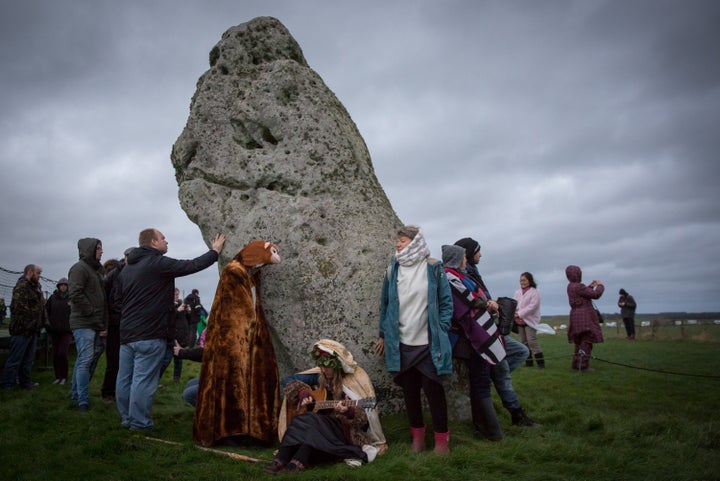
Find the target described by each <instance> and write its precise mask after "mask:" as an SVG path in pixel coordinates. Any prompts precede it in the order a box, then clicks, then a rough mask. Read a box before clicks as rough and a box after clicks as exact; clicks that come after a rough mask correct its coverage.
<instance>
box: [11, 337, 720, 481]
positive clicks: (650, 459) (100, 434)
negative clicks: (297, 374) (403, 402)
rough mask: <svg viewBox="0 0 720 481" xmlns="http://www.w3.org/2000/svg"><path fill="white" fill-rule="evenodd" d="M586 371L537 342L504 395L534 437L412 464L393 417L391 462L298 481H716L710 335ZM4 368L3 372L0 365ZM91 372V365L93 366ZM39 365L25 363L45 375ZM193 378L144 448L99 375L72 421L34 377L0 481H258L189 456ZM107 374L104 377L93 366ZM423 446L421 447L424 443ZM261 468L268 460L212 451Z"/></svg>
mask: <svg viewBox="0 0 720 481" xmlns="http://www.w3.org/2000/svg"><path fill="white" fill-rule="evenodd" d="M605 332H606V336H607V340H606V342H605V343H603V344H600V345H597V346H596V347H595V350H594V352H593V355H594V356H595V357H596V359H594V360H593V361H592V362H591V364H592V366H593V367H594V368H595V371H594V372H589V373H582V374H580V373H577V372H573V371H571V370H570V369H569V366H570V358H571V353H572V346H571V345H569V344H568V343H567V340H566V337H565V333H564V332H563V331H560V332H559V333H558V335H556V336H547V335H544V336H541V338H540V342H541V344H542V346H543V351H544V353H545V356H546V358H547V368H546V369H545V370H544V371H540V370H538V369H537V368H526V367H524V366H523V367H520V368H518V369H517V370H516V371H515V373H514V374H513V381H514V385H515V388H516V390H517V392H518V394H519V395H520V399H521V401H522V403H523V405H524V407H525V408H526V411H527V412H528V413H529V415H530V416H531V417H532V418H533V419H535V420H536V421H537V422H539V423H541V424H542V428H517V427H513V426H511V425H510V419H509V416H508V413H507V411H505V410H504V409H502V408H501V407H500V406H501V405H500V403H499V400H498V399H497V397H495V406H496V408H497V409H498V414H499V416H500V420H501V423H502V425H503V428H504V430H505V434H506V438H505V439H504V440H503V441H501V442H499V443H491V442H488V441H482V440H477V439H475V438H474V437H473V434H472V429H471V427H470V425H469V423H468V422H452V423H451V425H450V428H451V432H452V434H451V438H450V446H451V453H450V455H449V456H446V457H441V456H437V455H435V454H433V453H432V452H431V451H430V452H426V453H422V454H419V455H415V454H413V453H411V452H410V451H409V433H408V428H407V421H406V420H405V418H404V417H403V416H402V415H393V416H386V417H384V418H383V419H382V422H383V427H384V430H385V435H386V437H387V438H388V441H389V444H390V449H389V451H388V453H387V454H386V455H384V456H382V457H379V458H378V459H377V460H376V461H375V462H373V463H371V464H369V465H366V466H363V467H360V468H350V467H348V466H346V465H344V464H338V465H332V466H321V467H316V468H314V469H311V470H309V471H307V472H305V473H301V474H299V475H295V477H296V478H297V479H314V480H324V479H327V480H346V479H347V480H353V479H358V480H359V479H363V480H365V479H372V480H396V479H404V480H415V479H420V480H444V481H450V480H463V481H467V480H543V481H548V480H553V481H554V480H593V481H598V480H614V481H616V480H717V479H720V372H719V371H720V369H719V368H720V349H718V347H720V326H712V325H711V326H685V327H684V328H683V332H682V333H680V330H679V328H673V327H667V328H662V329H659V330H657V332H655V337H654V338H652V337H651V331H650V329H645V331H641V332H640V340H638V341H634V342H631V341H626V340H625V339H624V334H623V333H621V332H616V330H614V329H606V330H605ZM3 361H4V359H3ZM101 362H102V361H101ZM42 364H43V362H42V361H39V362H36V367H42ZM198 370H199V365H198V364H196V363H192V362H186V363H185V365H184V370H183V381H182V383H180V384H175V383H173V382H172V378H171V376H172V372H171V371H172V367H170V369H169V370H168V372H166V374H165V377H164V378H163V380H162V381H161V382H162V383H163V385H164V386H165V387H164V388H163V389H160V390H159V391H158V392H157V394H156V396H155V403H154V408H153V417H154V419H155V424H156V431H155V432H153V434H152V437H153V438H158V439H162V440H165V441H171V442H174V443H178V444H166V443H162V442H158V441H155V440H151V439H148V438H146V437H144V436H142V435H137V434H131V433H129V432H128V431H126V430H124V429H122V428H121V427H120V420H119V416H118V414H117V411H116V409H115V406H113V405H111V406H106V405H105V404H103V403H102V401H101V399H100V396H99V390H100V384H101V376H99V375H96V377H95V378H94V379H93V382H92V386H91V403H92V404H91V410H90V412H88V413H86V414H83V415H81V414H78V413H77V412H75V409H74V407H73V406H72V405H71V404H70V400H69V394H68V391H69V386H65V387H61V386H55V385H52V384H51V382H52V380H53V374H52V371H51V370H39V369H38V370H36V371H35V372H34V377H35V380H36V381H39V382H40V383H41V385H40V386H39V387H38V388H36V389H35V390H33V391H11V392H2V393H0V460H1V461H0V479H1V480H44V481H50V480H103V481H112V480H138V481H141V480H142V481H145V480H176V481H181V480H189V481H190V480H191V481H200V480H230V479H233V480H234V479H248V480H252V479H268V478H270V477H271V475H268V474H265V473H264V472H262V471H261V467H262V464H256V463H250V462H244V461H238V460H235V459H231V458H229V457H226V456H223V455H220V454H215V453H209V452H205V451H202V450H200V449H198V448H197V447H195V446H194V445H193V443H192V438H191V434H192V408H191V407H190V406H188V405H186V404H184V403H183V401H182V399H181V397H180V395H181V392H182V387H183V385H184V383H185V381H186V380H187V379H189V378H190V377H193V376H196V375H197V373H198ZM98 372H99V373H102V372H104V365H102V364H101V366H100V367H99V371H98ZM428 443H429V445H430V446H432V442H431V435H428ZM222 449H223V450H226V451H228V452H235V453H240V454H245V455H249V456H253V457H257V458H263V459H267V460H269V459H270V458H271V457H272V452H273V449H274V448H267V447H255V446H248V447H245V448H222Z"/></svg>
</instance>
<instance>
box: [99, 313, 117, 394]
mask: <svg viewBox="0 0 720 481" xmlns="http://www.w3.org/2000/svg"><path fill="white" fill-rule="evenodd" d="M105 362H106V366H105V378H104V379H103V385H102V389H101V391H100V392H101V394H102V396H103V397H115V383H116V382H117V374H118V368H119V366H120V326H119V325H118V326H109V327H108V332H107V338H106V339H105Z"/></svg>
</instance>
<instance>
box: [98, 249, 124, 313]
mask: <svg viewBox="0 0 720 481" xmlns="http://www.w3.org/2000/svg"><path fill="white" fill-rule="evenodd" d="M123 267H125V261H120V263H119V264H118V265H117V267H116V268H115V269H113V270H111V271H110V272H109V273H108V274H107V275H106V276H105V280H103V286H104V288H105V295H106V296H107V302H108V326H113V327H117V326H119V325H120V315H121V313H122V304H121V299H120V298H119V296H115V295H114V294H113V292H114V291H115V290H116V284H117V283H116V282H115V281H116V280H117V278H118V276H119V275H120V272H122V270H123Z"/></svg>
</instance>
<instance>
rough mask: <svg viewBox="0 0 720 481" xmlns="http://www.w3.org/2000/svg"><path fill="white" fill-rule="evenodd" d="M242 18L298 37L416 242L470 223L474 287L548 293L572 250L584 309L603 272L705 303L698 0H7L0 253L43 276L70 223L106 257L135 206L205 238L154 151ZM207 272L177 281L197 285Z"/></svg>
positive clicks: (560, 298) (707, 222)
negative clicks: (521, 282) (528, 275)
mask: <svg viewBox="0 0 720 481" xmlns="http://www.w3.org/2000/svg"><path fill="white" fill-rule="evenodd" d="M257 16H273V17H276V18H278V19H279V20H280V21H281V22H282V23H283V24H284V25H285V26H286V27H287V28H288V30H289V31H290V33H291V34H292V35H293V36H294V38H295V39H296V40H297V41H298V43H299V44H300V46H301V48H302V49H303V52H304V54H305V57H306V59H307V61H308V63H309V65H310V67H311V68H313V69H314V70H315V71H316V72H318V73H319V74H320V76H321V77H322V78H323V79H324V81H325V83H326V84H327V85H328V87H329V88H330V89H331V90H332V91H333V92H335V94H336V95H337V97H338V98H339V99H340V101H341V102H342V103H343V104H344V105H345V107H346V108H347V110H348V112H349V113H350V116H351V117H352V118H353V120H354V121H355V123H356V124H357V126H358V128H359V130H360V133H361V134H362V136H363V138H364V139H365V142H366V143H367V146H368V149H369V151H370V156H371V158H372V161H373V164H374V166H375V170H376V174H377V176H378V179H379V180H380V183H381V184H382V186H383V187H384V189H385V192H386V193H387V195H388V197H389V199H390V201H391V203H392V205H393V207H394V208H395V211H396V212H397V213H398V215H399V217H400V219H401V220H402V221H403V222H405V223H410V224H417V225H420V226H421V227H422V228H423V230H424V232H425V235H426V237H427V239H428V242H429V244H430V247H431V250H432V253H433V255H434V256H436V257H439V256H440V247H441V245H442V244H448V243H453V242H454V241H456V240H457V239H459V238H461V237H465V236H471V237H473V238H475V239H477V240H478V241H479V242H480V244H481V245H482V254H483V258H482V260H481V261H480V265H479V267H480V271H481V273H482V274H483V276H484V278H485V280H486V282H487V284H488V287H489V288H490V291H491V294H492V295H493V296H496V297H497V296H502V295H509V296H512V294H513V292H514V291H515V289H517V288H518V279H519V276H520V273H522V272H523V271H530V272H532V273H533V274H534V275H535V278H536V280H537V282H538V285H539V289H540V292H541V294H542V296H543V305H542V311H543V314H566V313H567V312H568V311H569V308H568V305H567V296H566V292H565V288H566V285H567V280H566V279H565V274H564V270H565V267H566V266H567V265H568V264H577V265H579V266H581V267H582V269H583V273H584V280H586V281H588V282H589V281H590V280H592V279H600V280H602V281H603V282H604V283H605V284H606V286H607V290H606V293H605V295H604V296H603V298H602V299H601V300H600V302H599V305H600V307H601V309H602V310H603V311H604V312H615V311H616V310H617V308H616V302H617V297H618V296H617V291H618V289H620V288H621V287H622V288H625V289H626V290H627V291H628V292H630V293H631V294H632V295H634V296H635V298H636V300H637V302H638V306H639V307H638V311H639V312H641V313H650V312H663V311H691V312H701V311H720V282H719V281H720V254H719V253H718V245H717V244H718V240H719V239H720V210H719V209H718V207H719V206H720V202H719V201H720V188H719V187H718V180H719V179H720V162H719V161H720V158H719V157H720V57H719V56H718V55H719V54H718V52H720V28H719V27H718V25H720V2H717V1H714V0H708V1H698V0H687V1H682V2H681V1H674V0H668V1H662V0H644V1H632V0H618V1H601V0H593V1H581V0H578V1H546V0H543V1H539V0H526V1H514V2H508V1H495V2H492V1H481V0H467V1H421V0H408V1H396V2H393V1H387V0H386V1H368V0H364V1H362V2H358V1H339V0H328V1H297V0H288V1H273V0H258V1H241V0H227V1H212V0H203V1H197V2H190V1H182V0H168V1H152V2H147V1H134V0H133V1H131V0H124V1H116V0H112V1H104V0H87V1H56V0H46V1H38V0H17V1H3V2H2V6H0V105H1V106H2V109H0V167H1V168H2V173H1V174H0V189H2V203H1V205H0V215H1V223H0V226H1V229H0V267H4V268H6V269H11V270H21V269H22V268H23V267H24V266H25V264H28V263H37V264H40V265H41V266H42V267H43V270H44V272H43V274H44V275H45V276H47V277H50V278H52V279H58V278H60V277H62V276H66V275H67V271H68V269H69V267H70V266H71V265H72V263H73V262H75V261H76V260H77V240H78V239H79V238H81V237H98V238H100V239H102V241H103V244H104V246H105V255H104V258H103V260H106V259H108V258H111V257H115V258H119V257H120V256H121V255H122V251H123V250H124V249H125V248H126V247H128V246H132V245H136V243H137V235H138V233H139V231H140V230H142V229H143V228H146V227H157V228H158V229H160V230H161V231H162V232H163V233H165V235H166V236H167V238H168V241H169V252H168V255H170V256H171V257H176V258H189V257H195V256H198V255H200V254H202V253H203V252H205V250H206V249H207V247H206V245H205V243H204V241H203V239H202V236H201V234H200V231H199V229H198V228H197V226H195V225H194V224H193V223H191V222H190V221H189V220H188V219H187V217H186V215H185V213H184V212H183V211H182V209H181V208H180V205H179V201H178V198H177V183H176V182H175V178H174V170H173V168H172V166H171V163H170V149H171V146H172V144H173V143H174V142H175V140H176V139H177V137H178V136H179V135H180V133H181V131H182V129H183V127H184V126H185V122H186V120H187V117H188V113H189V110H188V109H189V104H190V98H191V96H192V95H193V93H194V91H195V85H196V82H197V80H198V78H199V77H200V76H201V75H202V74H203V73H204V72H205V71H206V70H207V69H208V67H209V65H208V53H209V52H210V50H211V48H212V47H213V46H214V45H215V44H216V43H217V42H218V40H219V39H220V37H221V35H222V33H223V32H224V31H225V30H227V29H228V28H230V27H232V26H234V25H237V24H240V23H244V22H246V21H249V20H251V19H252V18H254V17H257ZM270 240H272V239H270ZM392 251H393V247H392V246H391V245H388V256H390V255H391V253H392ZM217 279H218V272H217V269H216V268H215V267H213V268H210V269H208V270H206V271H204V272H203V273H202V274H197V275H194V276H191V277H186V278H181V279H178V280H177V282H176V285H177V286H178V287H179V288H181V289H182V290H183V291H184V293H185V294H187V293H189V291H190V289H192V288H194V287H197V288H198V289H200V294H201V298H202V299H203V301H204V303H205V304H206V306H208V307H209V306H210V304H211V302H212V296H213V294H214V290H215V285H216V283H217ZM379 289H380V286H379V285H378V291H379Z"/></svg>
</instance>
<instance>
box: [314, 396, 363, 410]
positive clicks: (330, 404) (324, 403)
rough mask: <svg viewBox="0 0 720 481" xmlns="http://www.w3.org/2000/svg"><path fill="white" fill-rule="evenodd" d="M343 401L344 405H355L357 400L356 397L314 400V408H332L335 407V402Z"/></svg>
mask: <svg viewBox="0 0 720 481" xmlns="http://www.w3.org/2000/svg"><path fill="white" fill-rule="evenodd" d="M339 402H341V403H343V404H344V405H346V406H357V403H358V402H357V400H356V399H343V400H341V401H337V400H334V401H315V410H316V411H318V410H321V409H332V408H334V407H335V404H337V403H339Z"/></svg>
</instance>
